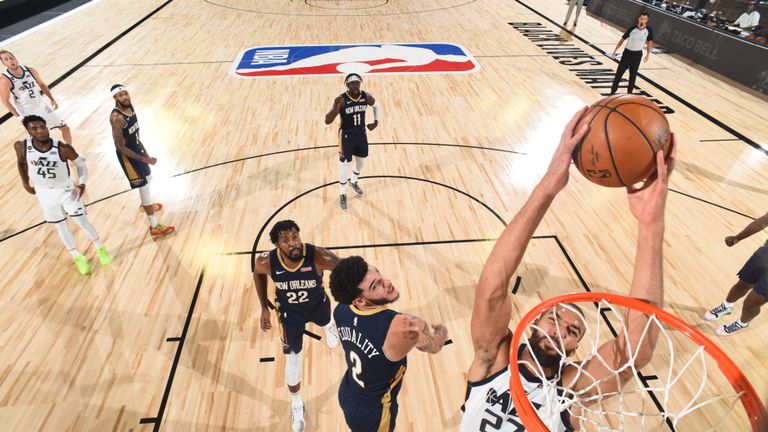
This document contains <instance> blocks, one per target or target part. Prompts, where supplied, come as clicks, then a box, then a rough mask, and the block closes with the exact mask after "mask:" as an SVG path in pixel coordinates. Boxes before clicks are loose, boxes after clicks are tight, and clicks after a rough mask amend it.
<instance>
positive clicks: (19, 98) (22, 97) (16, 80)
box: [3, 66, 44, 108]
mask: <svg viewBox="0 0 768 432" xmlns="http://www.w3.org/2000/svg"><path fill="white" fill-rule="evenodd" d="M21 70H22V74H21V76H20V77H17V76H15V75H13V74H12V73H11V72H10V71H9V70H6V71H5V72H3V76H4V77H6V78H8V80H9V81H11V94H12V95H13V104H14V105H16V107H17V108H18V107H25V108H29V107H34V106H36V105H38V104H41V103H44V101H43V92H42V90H40V86H39V85H37V80H35V77H34V76H32V72H30V71H29V68H28V67H26V66H21Z"/></svg>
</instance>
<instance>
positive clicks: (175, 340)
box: [165, 336, 181, 342]
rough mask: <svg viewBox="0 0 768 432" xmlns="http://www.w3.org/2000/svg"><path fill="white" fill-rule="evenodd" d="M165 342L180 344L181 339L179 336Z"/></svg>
mask: <svg viewBox="0 0 768 432" xmlns="http://www.w3.org/2000/svg"><path fill="white" fill-rule="evenodd" d="M165 341H166V342H179V341H181V338H180V337H178V336H176V337H169V338H165Z"/></svg>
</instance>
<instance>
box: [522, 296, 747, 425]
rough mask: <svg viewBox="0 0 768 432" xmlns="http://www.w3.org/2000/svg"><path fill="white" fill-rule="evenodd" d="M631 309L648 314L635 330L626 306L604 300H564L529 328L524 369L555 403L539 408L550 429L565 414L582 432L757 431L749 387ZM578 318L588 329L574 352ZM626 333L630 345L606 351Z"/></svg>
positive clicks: (701, 350)
mask: <svg viewBox="0 0 768 432" xmlns="http://www.w3.org/2000/svg"><path fill="white" fill-rule="evenodd" d="M582 311H584V312H582ZM632 314H633V315H634V317H635V318H637V317H640V318H642V319H641V320H640V321H639V323H640V324H639V325H638V326H637V327H636V328H635V331H634V332H630V331H629V330H628V328H627V326H626V325H625V324H626V321H627V318H626V317H627V309H626V308H624V307H622V306H617V305H615V304H612V303H610V302H608V301H605V300H600V301H599V302H598V303H583V304H582V305H581V307H575V306H573V305H571V304H560V305H559V306H557V307H555V308H551V309H548V310H545V311H544V312H542V314H540V315H539V319H535V320H532V321H531V323H530V324H529V325H528V327H527V329H526V331H525V333H524V334H522V335H521V343H523V344H525V349H524V352H523V353H522V355H521V357H520V359H519V360H518V367H519V368H521V369H522V368H523V367H525V368H526V369H527V371H528V372H529V373H531V374H533V375H534V376H536V377H537V378H538V379H540V380H541V381H542V383H541V384H540V385H539V387H540V390H539V391H540V394H545V395H546V398H547V402H548V403H544V404H537V405H542V406H541V407H539V408H538V411H537V412H538V414H539V417H540V418H541V419H542V421H543V422H544V423H545V425H547V427H548V428H549V429H550V430H552V431H557V430H560V428H559V427H558V424H559V422H560V421H561V420H560V418H561V412H562V411H567V412H568V413H569V414H570V422H571V424H572V426H573V427H574V428H575V429H576V430H578V431H605V432H608V431H691V430H695V431H736V430H738V431H747V430H750V429H751V427H750V424H749V421H748V418H747V415H746V412H745V410H744V408H743V407H742V406H741V404H740V403H739V401H740V398H741V397H742V396H743V392H741V393H737V392H735V391H734V389H733V387H732V386H731V384H730V382H729V381H728V380H727V379H726V377H725V376H724V375H723V373H722V372H720V370H719V368H718V365H717V361H716V360H715V359H713V358H712V357H711V356H710V355H709V354H707V353H706V351H705V349H704V347H703V346H701V345H700V344H698V343H697V342H695V341H694V340H692V339H691V338H690V337H689V336H687V335H685V334H683V333H682V332H680V331H678V330H676V329H674V328H672V327H669V326H668V325H666V324H664V323H663V322H661V321H660V320H659V319H658V318H657V317H656V316H655V315H651V316H648V315H645V314H643V313H642V312H637V311H632ZM574 321H579V322H580V323H581V326H582V327H583V330H580V331H579V333H580V332H581V331H583V332H584V333H583V337H582V338H581V340H580V341H579V342H578V348H575V349H573V350H569V349H568V347H571V346H572V344H573V343H574V341H575V337H574V334H572V333H569V332H572V331H575V330H574V326H575V327H579V325H578V323H574ZM631 321H632V322H633V324H632V325H636V324H634V323H637V322H638V320H636V319H632V320H631ZM630 333H633V334H634V335H635V336H634V337H633V338H630ZM638 335H639V336H638ZM656 335H658V340H657V342H656V343H655V349H653V350H652V355H651V356H650V358H649V357H648V355H647V354H648V353H649V352H651V351H648V350H647V349H648V347H649V343H652V341H653V340H654V339H655V336H656ZM622 336H623V339H624V340H625V341H626V343H625V344H623V345H619V348H617V349H616V350H608V349H605V348H604V349H603V350H600V347H601V346H603V345H604V344H605V343H606V342H608V341H612V340H616V337H619V338H621V337H622ZM569 344H570V345H569ZM643 355H645V356H646V357H645V360H643ZM643 362H645V363H647V364H645V365H642V363H643ZM587 365H588V366H587Z"/></svg>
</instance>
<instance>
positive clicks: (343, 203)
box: [339, 195, 347, 210]
mask: <svg viewBox="0 0 768 432" xmlns="http://www.w3.org/2000/svg"><path fill="white" fill-rule="evenodd" d="M339 207H341V209H342V210H346V209H347V196H346V195H339Z"/></svg>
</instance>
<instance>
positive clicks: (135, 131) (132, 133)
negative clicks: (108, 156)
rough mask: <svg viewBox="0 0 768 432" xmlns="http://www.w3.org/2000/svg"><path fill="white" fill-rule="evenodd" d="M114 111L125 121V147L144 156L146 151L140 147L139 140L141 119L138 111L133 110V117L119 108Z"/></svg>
mask: <svg viewBox="0 0 768 432" xmlns="http://www.w3.org/2000/svg"><path fill="white" fill-rule="evenodd" d="M112 111H113V112H116V113H118V114H120V116H121V117H122V118H123V119H124V120H125V126H123V138H124V139H125V146H126V147H128V148H129V149H130V150H132V151H134V152H136V153H138V154H140V155H144V149H143V148H142V147H141V146H140V145H139V143H140V142H141V141H140V140H139V118H138V117H137V116H136V110H133V109H132V110H131V111H133V114H132V115H127V114H125V113H124V112H122V111H120V110H119V109H117V108H114V109H112ZM119 153H120V152H118V155H119Z"/></svg>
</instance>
